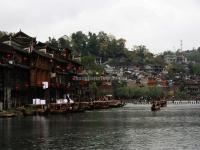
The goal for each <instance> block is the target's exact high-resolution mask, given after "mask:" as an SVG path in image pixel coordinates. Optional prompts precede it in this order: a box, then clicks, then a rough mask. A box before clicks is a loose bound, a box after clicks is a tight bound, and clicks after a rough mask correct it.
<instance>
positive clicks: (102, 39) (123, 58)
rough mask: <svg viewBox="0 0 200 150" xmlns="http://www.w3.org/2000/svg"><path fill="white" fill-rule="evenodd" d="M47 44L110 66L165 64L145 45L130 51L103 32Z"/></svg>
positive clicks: (80, 33)
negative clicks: (67, 49) (68, 49)
mask: <svg viewBox="0 0 200 150" xmlns="http://www.w3.org/2000/svg"><path fill="white" fill-rule="evenodd" d="M5 34H7V32H0V37H2V36H3V35H5ZM47 43H48V44H50V45H51V46H53V47H59V48H66V47H67V48H70V49H71V50H72V52H73V54H74V55H81V57H82V58H84V59H83V60H85V59H91V60H96V59H100V60H101V62H108V63H109V64H110V65H123V66H127V65H131V64H141V65H142V64H153V63H162V62H163V60H162V58H161V57H157V58H155V57H154V56H153V54H152V53H150V52H149V50H148V49H147V48H146V47H145V46H144V45H139V46H134V47H133V48H132V49H131V50H130V49H128V48H127V47H126V40H125V39H123V38H116V37H115V36H113V35H110V34H107V33H105V32H103V31H101V32H99V33H98V34H96V33H91V32H89V33H88V34H85V33H83V32H82V31H78V32H75V33H72V34H71V35H70V36H66V35H65V36H62V37H60V38H58V39H55V38H51V37H49V39H48V41H47ZM133 44H134V43H133ZM88 57H89V58H88ZM86 62H87V61H86Z"/></svg>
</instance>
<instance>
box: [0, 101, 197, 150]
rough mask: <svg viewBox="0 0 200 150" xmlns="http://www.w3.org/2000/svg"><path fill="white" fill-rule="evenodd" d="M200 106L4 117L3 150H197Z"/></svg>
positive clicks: (0, 128) (128, 107) (0, 135)
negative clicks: (157, 109)
mask: <svg viewBox="0 0 200 150" xmlns="http://www.w3.org/2000/svg"><path fill="white" fill-rule="evenodd" d="M199 140H200V105H169V106H168V107H166V108H163V109H162V110H161V111H158V112H151V111H150V105H133V104H128V105H126V106H125V107H123V108H116V109H107V110H99V111H88V112H85V113H77V114H69V115H65V116H62V115H61V116H59V115H58V116H48V117H39V116H35V117H25V118H23V117H19V118H7V119H0V150H143V149H144V150H146V149H147V150H173V149H174V150H179V149H180V150H181V149H186V150H196V149H200V142H199Z"/></svg>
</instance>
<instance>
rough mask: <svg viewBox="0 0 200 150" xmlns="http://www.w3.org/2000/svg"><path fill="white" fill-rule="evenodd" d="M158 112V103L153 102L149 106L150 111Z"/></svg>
mask: <svg viewBox="0 0 200 150" xmlns="http://www.w3.org/2000/svg"><path fill="white" fill-rule="evenodd" d="M158 110H160V102H159V101H153V103H152V106H151V111H158Z"/></svg>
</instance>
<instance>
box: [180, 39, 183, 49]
mask: <svg viewBox="0 0 200 150" xmlns="http://www.w3.org/2000/svg"><path fill="white" fill-rule="evenodd" d="M180 46H181V52H182V51H183V40H181V41H180Z"/></svg>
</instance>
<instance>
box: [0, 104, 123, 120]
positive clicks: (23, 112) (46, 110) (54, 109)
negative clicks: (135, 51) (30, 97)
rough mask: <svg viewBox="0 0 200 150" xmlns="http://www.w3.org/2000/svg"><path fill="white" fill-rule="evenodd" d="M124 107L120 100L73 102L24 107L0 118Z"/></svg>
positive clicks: (9, 111)
mask: <svg viewBox="0 0 200 150" xmlns="http://www.w3.org/2000/svg"><path fill="white" fill-rule="evenodd" d="M124 105H125V103H124V102H122V101H120V100H109V101H92V102H75V103H61V104H56V103H51V104H48V105H25V106H23V107H19V108H16V109H12V110H3V111H1V112H0V118H6V117H18V116H35V115H51V114H69V113H81V112H85V111H88V110H90V111H92V110H97V109H109V108H117V107H123V106H124Z"/></svg>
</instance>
